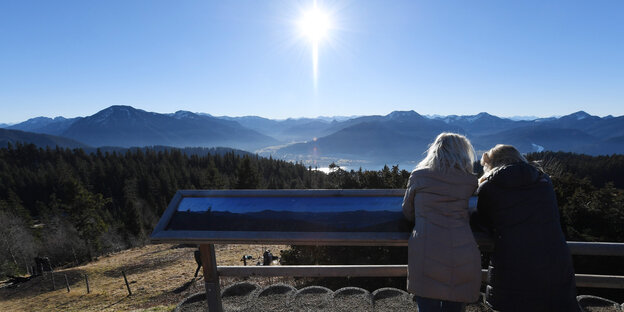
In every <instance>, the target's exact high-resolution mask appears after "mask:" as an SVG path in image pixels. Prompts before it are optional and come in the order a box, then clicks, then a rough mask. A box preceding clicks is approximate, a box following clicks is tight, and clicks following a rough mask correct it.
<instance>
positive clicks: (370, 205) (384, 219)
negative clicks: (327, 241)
mask: <svg viewBox="0 0 624 312" xmlns="http://www.w3.org/2000/svg"><path fill="white" fill-rule="evenodd" d="M402 201H403V198H402V197H399V196H366V197H364V196H339V197H336V196H328V197H301V196H292V197H184V198H183V199H182V201H181V202H180V204H179V206H178V209H177V211H176V212H175V214H174V215H173V217H172V218H171V221H170V222H169V225H168V226H167V229H166V230H173V231H175V230H191V231H271V232H408V231H410V230H411V224H410V222H408V221H407V220H405V218H404V217H403V212H402V210H401V203H402Z"/></svg>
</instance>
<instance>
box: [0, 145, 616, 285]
mask: <svg viewBox="0 0 624 312" xmlns="http://www.w3.org/2000/svg"><path fill="white" fill-rule="evenodd" d="M528 157H529V158H530V159H532V160H542V164H543V166H544V168H545V170H546V171H547V172H549V173H550V174H551V175H552V176H553V181H554V183H555V188H556V191H557V195H558V200H559V206H560V210H561V216H562V225H563V228H564V231H565V232H566V235H567V237H568V239H569V240H587V241H592V240H594V241H618V242H623V241H624V191H623V190H622V188H624V185H623V184H624V181H623V180H622V177H623V176H624V156H621V155H613V156H604V157H591V156H584V155H576V154H569V153H550V152H547V153H537V154H531V155H529V156H528ZM313 169H314V168H311V167H305V166H303V165H301V164H293V163H289V162H285V161H281V160H274V159H270V158H261V157H257V156H252V155H244V154H240V153H236V152H226V153H221V154H206V155H203V156H196V155H188V154H185V153H184V151H181V150H177V149H172V150H166V149H165V150H163V149H160V150H158V151H156V150H153V149H131V150H127V151H125V152H123V153H117V152H99V151H98V152H95V153H85V152H84V151H83V150H80V149H76V150H69V149H60V148H56V149H50V148H47V149H42V148H37V147H35V146H34V145H9V146H8V147H7V148H1V149H0V274H16V273H21V272H25V271H26V266H27V265H30V264H31V263H32V258H33V257H35V256H48V257H50V259H51V260H52V262H53V264H54V265H63V264H68V263H72V262H75V263H80V262H84V261H87V260H90V259H91V258H93V257H95V256H98V255H101V254H103V253H107V252H109V251H113V250H120V249H124V248H127V247H129V246H134V245H140V244H144V243H145V242H146V239H147V237H148V235H149V234H150V232H151V230H152V228H153V226H154V225H155V223H156V222H157V220H158V218H159V217H160V215H161V214H162V212H163V211H164V209H165V208H166V206H167V205H168V203H169V200H170V199H171V198H172V196H173V194H174V193H175V192H176V191H177V190H178V189H226V188H241V189H244V188H268V189H278V188H403V187H405V184H406V181H407V178H408V177H409V172H408V171H406V170H401V169H399V168H398V166H392V167H388V166H386V167H384V168H383V169H382V170H379V171H363V170H358V171H353V170H351V171H345V170H342V169H340V167H337V166H334V167H333V169H332V171H331V172H330V173H329V174H325V173H323V172H321V171H317V170H313ZM408 169H411V168H408ZM328 250H329V249H328ZM293 251H294V252H297V250H296V249H293ZM315 252H316V255H317V256H319V257H321V258H322V257H325V259H320V258H317V259H310V261H314V262H327V261H333V260H331V259H330V258H332V257H331V256H328V255H327V254H325V255H324V254H323V252H322V251H321V250H316V251H315ZM376 252H377V253H379V254H378V255H375V253H376ZM342 254H343V255H347V254H346V253H342ZM299 256H301V257H303V258H305V255H303V254H301V255H299ZM335 258H336V257H334V259H335ZM365 258H366V259H368V260H366V259H365ZM377 258H379V259H377ZM355 259H364V260H366V261H371V262H375V261H377V260H381V261H382V262H383V263H388V262H396V263H405V260H404V259H402V256H401V255H399V254H395V253H394V252H392V251H388V249H372V250H370V253H367V255H366V256H361V255H360V256H358V255H353V256H352V257H351V260H350V262H351V261H355ZM375 259H377V260H375ZM345 263H349V262H345ZM595 273H598V272H595ZM609 273H611V274H615V273H617V272H609ZM621 273H622V272H620V274H621Z"/></svg>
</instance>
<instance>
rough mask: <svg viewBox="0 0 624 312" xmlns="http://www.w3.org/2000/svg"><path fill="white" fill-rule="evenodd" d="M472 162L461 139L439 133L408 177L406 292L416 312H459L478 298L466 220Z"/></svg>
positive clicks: (473, 181) (477, 270) (475, 258)
mask: <svg viewBox="0 0 624 312" xmlns="http://www.w3.org/2000/svg"><path fill="white" fill-rule="evenodd" d="M474 159H475V155H474V149H473V147H472V145H471V144H470V141H469V140H468V139H467V138H466V137H465V136H463V135H459V134H455V133H441V134H440V135H438V137H437V138H436V139H435V141H434V142H433V143H432V144H431V146H430V147H429V149H428V150H427V156H426V157H425V159H424V160H423V161H421V162H420V163H419V164H418V166H417V167H416V169H414V171H412V173H411V175H410V178H409V182H408V184H407V190H406V191H405V197H404V199H403V214H404V215H405V217H406V218H407V219H408V220H410V221H412V222H414V229H413V231H412V233H411V235H410V238H409V241H408V277H407V290H408V291H409V292H411V293H413V294H414V295H415V300H416V303H417V304H418V310H419V311H420V312H429V311H445V312H447V311H448V312H454V311H463V310H464V307H465V303H469V302H475V301H477V299H478V298H479V288H480V286H481V256H480V253H479V249H478V247H477V243H476V242H475V239H474V237H473V235H472V231H471V230H470V225H469V215H468V201H469V199H470V196H472V194H473V193H474V191H475V189H476V188H477V178H476V177H475V176H474V175H473V162H474Z"/></svg>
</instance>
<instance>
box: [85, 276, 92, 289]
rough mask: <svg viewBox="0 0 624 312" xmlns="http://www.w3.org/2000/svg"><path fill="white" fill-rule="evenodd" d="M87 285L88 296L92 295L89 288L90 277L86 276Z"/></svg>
mask: <svg viewBox="0 0 624 312" xmlns="http://www.w3.org/2000/svg"><path fill="white" fill-rule="evenodd" d="M85 283H86V284H87V294H89V293H91V289H90V288H89V275H87V274H85Z"/></svg>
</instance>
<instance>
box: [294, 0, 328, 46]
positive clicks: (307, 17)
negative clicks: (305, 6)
mask: <svg viewBox="0 0 624 312" xmlns="http://www.w3.org/2000/svg"><path fill="white" fill-rule="evenodd" d="M329 26H330V24H329V18H328V16H327V14H325V13H324V12H323V11H321V10H320V9H319V8H318V7H317V6H316V4H315V5H314V7H313V8H312V9H310V11H308V12H305V13H304V15H303V17H302V18H301V21H300V23H299V27H300V29H301V33H302V34H303V35H304V36H305V37H307V38H308V39H309V40H310V42H312V43H318V42H319V41H321V40H322V39H323V38H325V36H326V35H327V32H328V30H329Z"/></svg>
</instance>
